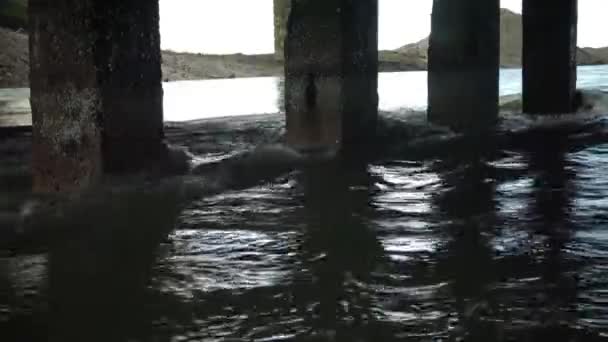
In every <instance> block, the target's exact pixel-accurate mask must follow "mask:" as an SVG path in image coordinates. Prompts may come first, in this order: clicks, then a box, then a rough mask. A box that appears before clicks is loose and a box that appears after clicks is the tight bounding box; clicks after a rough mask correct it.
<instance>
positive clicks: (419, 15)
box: [160, 0, 608, 54]
mask: <svg viewBox="0 0 608 342" xmlns="http://www.w3.org/2000/svg"><path fill="white" fill-rule="evenodd" d="M272 1H273V0H160V18H161V20H160V25H161V26H160V28H161V44H162V48H163V49H171V50H175V51H187V52H200V53H218V54H223V53H236V52H242V53H248V54H255V53H271V52H272V51H273V50H274V31H273V30H274V25H273V12H272ZM521 1H522V0H501V6H502V7H505V8H508V9H510V10H513V11H515V12H518V13H521ZM432 3H433V1H432V0H380V21H379V23H380V24H379V25H380V27H379V40H380V41H379V44H380V49H394V48H398V47H400V46H402V45H405V44H407V43H411V42H415V41H418V40H420V39H422V38H424V37H426V36H427V35H428V34H429V31H430V26H431V23H430V20H431V18H430V14H431V8H432ZM607 14H608V1H606V0H579V27H578V45H579V46H592V47H600V46H608V35H606V34H605V32H606V29H607V28H606V26H608V23H607V22H606V15H607Z"/></svg>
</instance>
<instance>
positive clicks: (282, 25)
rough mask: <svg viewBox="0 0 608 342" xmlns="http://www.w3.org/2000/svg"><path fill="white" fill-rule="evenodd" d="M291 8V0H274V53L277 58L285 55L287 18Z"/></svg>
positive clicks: (281, 58)
mask: <svg viewBox="0 0 608 342" xmlns="http://www.w3.org/2000/svg"><path fill="white" fill-rule="evenodd" d="M290 10H291V0H274V54H275V56H276V58H277V59H279V60H283V59H284V56H285V52H284V49H285V48H284V47H285V37H287V18H288V17H289V11H290Z"/></svg>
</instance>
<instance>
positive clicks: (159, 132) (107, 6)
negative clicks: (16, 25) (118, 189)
mask: <svg viewBox="0 0 608 342" xmlns="http://www.w3.org/2000/svg"><path fill="white" fill-rule="evenodd" d="M29 18H30V27H29V33H30V68H31V71H30V84H31V105H32V119H33V175H34V189H35V190H36V191H44V192H47V191H73V190H77V189H80V188H82V187H84V186H87V185H88V184H90V183H94V182H96V181H98V180H99V178H100V177H101V176H102V175H103V174H104V173H114V172H124V171H131V170H136V169H138V168H141V167H143V166H144V165H146V164H147V163H148V162H149V161H152V160H156V159H158V157H159V155H160V151H161V148H160V147H161V143H162V138H163V113H162V94H163V92H162V84H161V68H160V63H161V57H160V33H159V9H158V0H145V1H136V0H126V1H125V0H105V1H95V0H78V1H76V0H53V1H50V0H30V2H29Z"/></svg>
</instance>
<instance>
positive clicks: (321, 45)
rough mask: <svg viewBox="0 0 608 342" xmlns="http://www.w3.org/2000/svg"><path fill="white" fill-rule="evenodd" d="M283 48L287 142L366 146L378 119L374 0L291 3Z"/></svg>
mask: <svg viewBox="0 0 608 342" xmlns="http://www.w3.org/2000/svg"><path fill="white" fill-rule="evenodd" d="M291 6H292V7H291V12H290V15H289V20H288V24H287V40H286V46H285V110H286V114H287V140H288V142H289V143H290V144H291V145H292V146H294V147H296V148H313V147H331V146H333V147H341V148H343V147H349V146H354V145H356V144H360V143H365V142H366V141H367V139H368V138H369V137H370V136H372V135H373V134H374V132H375V128H376V119H377V115H378V93H377V87H378V1H377V0H367V1H359V0H324V1H316V0H294V1H292V5H291Z"/></svg>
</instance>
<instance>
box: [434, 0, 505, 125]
mask: <svg viewBox="0 0 608 342" xmlns="http://www.w3.org/2000/svg"><path fill="white" fill-rule="evenodd" d="M499 4H500V1H499V0H461V1H453V0H434V1H433V14H432V20H431V36H430V42H429V57H428V58H429V59H428V118H429V120H430V121H432V122H434V123H437V124H441V125H447V126H450V127H453V128H454V129H458V130H472V129H476V128H480V127H483V126H486V125H488V124H491V123H493V122H494V121H495V120H496V118H497V113H498V68H499V54H500V6H499Z"/></svg>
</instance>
